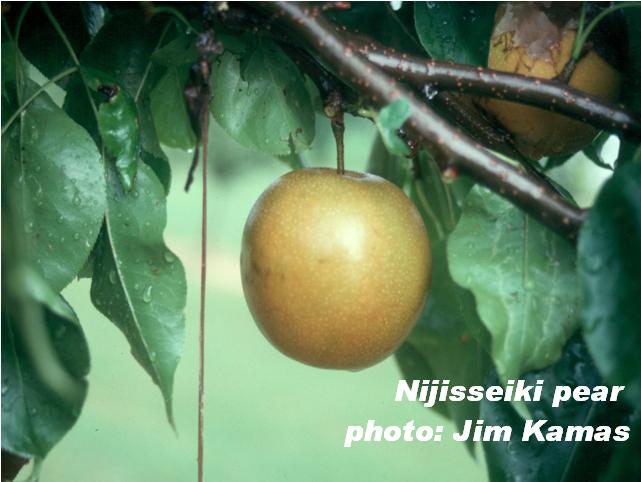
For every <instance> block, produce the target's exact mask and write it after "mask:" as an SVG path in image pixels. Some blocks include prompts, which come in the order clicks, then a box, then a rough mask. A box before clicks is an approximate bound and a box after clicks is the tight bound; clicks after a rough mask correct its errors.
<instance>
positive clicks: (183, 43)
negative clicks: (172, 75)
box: [151, 34, 198, 67]
mask: <svg viewBox="0 0 641 482" xmlns="http://www.w3.org/2000/svg"><path fill="white" fill-rule="evenodd" d="M197 39H198V37H197V36H196V35H192V34H184V35H181V36H179V37H178V38H175V39H174V40H172V41H171V42H168V43H167V44H166V45H164V46H163V47H162V48H160V49H158V50H156V51H155V52H154V53H153V55H152V56H151V58H152V60H153V61H154V62H156V63H157V64H160V65H164V66H165V67H180V66H185V65H187V66H190V65H191V64H193V63H194V62H196V60H198V49H197V48H196V40H197Z"/></svg>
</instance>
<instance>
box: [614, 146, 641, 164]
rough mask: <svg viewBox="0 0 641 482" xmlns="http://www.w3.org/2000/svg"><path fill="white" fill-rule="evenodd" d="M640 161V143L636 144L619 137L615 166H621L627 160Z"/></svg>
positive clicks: (627, 161)
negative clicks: (619, 142) (619, 143)
mask: <svg viewBox="0 0 641 482" xmlns="http://www.w3.org/2000/svg"><path fill="white" fill-rule="evenodd" d="M640 161H641V143H639V144H637V143H634V142H630V141H626V140H624V139H621V145H620V146H619V154H618V156H617V160H616V161H615V163H614V166H615V168H618V167H620V166H623V165H624V164H627V163H629V162H640Z"/></svg>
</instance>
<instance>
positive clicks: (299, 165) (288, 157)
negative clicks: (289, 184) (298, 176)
mask: <svg viewBox="0 0 641 482" xmlns="http://www.w3.org/2000/svg"><path fill="white" fill-rule="evenodd" d="M276 158H277V159H278V160H279V161H281V162H283V163H285V164H286V165H288V166H289V167H290V169H291V170H292V171H294V170H296V169H303V168H304V167H305V164H304V162H303V158H302V157H301V155H300V154H285V155H283V156H276Z"/></svg>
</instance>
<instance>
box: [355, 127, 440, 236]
mask: <svg viewBox="0 0 641 482" xmlns="http://www.w3.org/2000/svg"><path fill="white" fill-rule="evenodd" d="M409 162H410V161H409V159H407V158H406V157H404V156H392V155H391V154H390V152H389V151H388V150H387V148H386V147H385V144H384V143H383V138H382V137H381V136H380V135H378V136H376V140H375V141H374V145H373V146H372V150H371V151H370V154H369V161H368V163H367V172H369V173H372V174H376V175H377V176H381V177H382V178H384V179H387V180H388V181H390V182H393V183H394V184H396V185H397V186H398V187H400V188H401V189H403V186H404V185H405V181H406V180H407V178H408V175H409V174H410V168H409ZM430 239H431V238H430Z"/></svg>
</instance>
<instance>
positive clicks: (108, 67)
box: [64, 11, 173, 192]
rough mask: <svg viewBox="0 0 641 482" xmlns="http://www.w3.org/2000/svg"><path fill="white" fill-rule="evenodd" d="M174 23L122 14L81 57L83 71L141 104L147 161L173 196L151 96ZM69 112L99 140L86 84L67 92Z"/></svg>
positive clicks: (71, 86) (75, 81)
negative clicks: (158, 55) (99, 75)
mask: <svg viewBox="0 0 641 482" xmlns="http://www.w3.org/2000/svg"><path fill="white" fill-rule="evenodd" d="M171 24H173V20H166V19H165V20H163V19H161V18H157V17H155V18H153V19H152V20H150V21H146V19H145V18H144V17H143V15H142V13H140V12H131V11H129V12H126V13H125V12H123V13H117V14H115V15H113V16H111V17H110V18H109V20H108V21H107V23H106V24H105V25H104V26H103V28H102V29H100V31H99V32H98V33H97V35H96V36H95V37H94V38H93V40H92V41H91V42H90V43H89V45H88V46H87V47H86V48H85V50H84V51H83V52H82V54H81V55H80V63H81V64H82V66H83V67H84V68H91V69H94V70H96V71H100V72H103V73H105V74H106V75H108V76H109V77H111V78H112V79H113V80H114V81H115V82H117V83H118V84H119V85H121V86H122V87H124V90H125V91H126V92H127V93H128V94H129V96H131V98H133V100H134V101H135V102H136V107H137V109H138V113H137V115H138V122H139V129H140V145H141V147H142V151H141V153H140V156H141V158H142V160H143V161H144V162H145V163H147V164H148V165H149V166H151V167H152V169H154V172H155V173H156V175H157V176H158V177H159V179H160V180H161V181H162V183H163V185H164V186H165V191H167V192H168V191H169V185H170V182H171V172H170V168H169V161H168V159H167V156H166V155H165V154H164V152H163V151H162V149H161V148H160V144H159V142H158V138H157V134H156V129H155V127H154V122H153V119H152V116H151V108H150V105H149V104H150V102H149V94H150V92H151V90H152V89H153V87H154V86H155V84H156V83H157V82H158V80H159V78H160V76H161V75H162V73H163V72H164V67H162V66H159V65H156V64H154V63H153V62H152V55H153V53H154V52H155V51H156V50H158V49H160V48H161V47H162V45H163V42H165V41H166V40H168V39H169V38H171V35H172V32H173V30H172V27H170V25H171ZM64 109H65V111H67V112H68V113H69V115H70V116H71V117H72V118H73V119H74V120H76V122H78V123H80V124H81V125H83V126H84V127H85V128H86V129H87V130H88V131H89V132H90V133H91V134H92V135H93V136H94V137H95V138H97V134H98V126H97V124H96V119H95V116H94V113H93V112H92V110H91V106H90V104H89V103H88V101H87V94H86V92H85V89H84V87H83V86H82V83H81V80H80V79H79V78H78V76H75V77H74V79H73V80H72V82H70V84H69V88H68V89H67V96H66V97H65V103H64Z"/></svg>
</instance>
